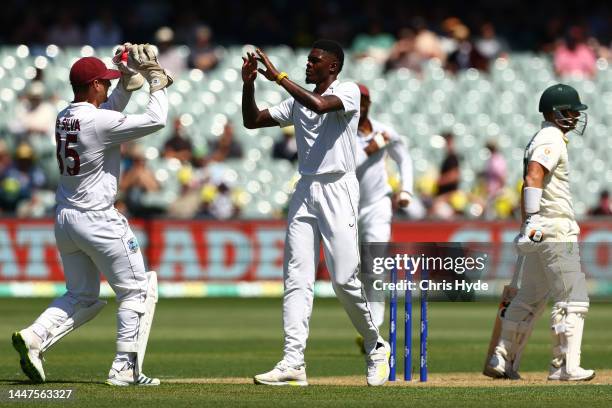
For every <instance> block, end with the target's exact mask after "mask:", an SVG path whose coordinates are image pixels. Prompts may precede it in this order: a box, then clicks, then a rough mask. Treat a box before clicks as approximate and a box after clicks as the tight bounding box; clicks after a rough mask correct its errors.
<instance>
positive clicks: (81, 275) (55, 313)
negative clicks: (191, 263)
mask: <svg viewBox="0 0 612 408" xmlns="http://www.w3.org/2000/svg"><path fill="white" fill-rule="evenodd" d="M55 239H56V241H57V248H58V250H59V252H60V255H61V258H62V264H63V267H64V276H65V280H66V289H67V292H66V293H65V294H64V295H63V296H61V297H59V298H57V299H55V300H54V301H53V302H52V303H51V305H50V306H49V307H48V308H47V310H45V312H43V314H42V315H40V317H39V318H38V319H37V320H36V322H35V324H34V325H33V328H34V329H35V332H36V333H37V334H39V335H40V334H41V333H39V331H40V327H41V326H43V327H46V328H50V327H53V326H54V325H58V324H61V323H63V322H64V321H65V320H66V319H67V318H68V317H70V316H71V315H72V314H73V313H74V305H76V304H77V303H81V304H82V305H83V306H89V305H91V304H92V303H94V302H95V301H96V300H97V299H98V296H99V294H100V272H102V273H103V274H104V276H105V277H106V279H107V281H108V283H109V284H110V286H111V288H112V289H113V291H114V292H115V294H116V300H117V303H118V304H119V308H118V312H117V341H124V342H128V341H134V340H135V339H136V338H137V337H136V336H137V334H138V324H139V316H138V314H137V313H136V312H135V311H133V310H130V309H124V308H122V307H121V302H124V301H137V302H144V300H145V298H146V293H147V285H148V280H147V277H146V271H145V266H144V260H143V258H142V253H141V251H140V248H139V246H138V242H137V241H136V237H135V236H134V233H133V232H132V230H131V229H130V226H129V225H128V222H127V220H126V219H125V217H124V216H123V215H121V214H120V213H119V212H118V211H117V210H116V209H114V208H113V209H109V210H105V211H80V210H76V209H69V208H58V209H57V211H56V220H55ZM37 323H38V324H37ZM36 328H37V329H36ZM42 334H44V333H42ZM121 357H122V358H121V359H125V358H126V357H127V356H126V355H125V354H121Z"/></svg>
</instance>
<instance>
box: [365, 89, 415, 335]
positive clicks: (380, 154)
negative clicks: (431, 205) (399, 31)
mask: <svg viewBox="0 0 612 408" xmlns="http://www.w3.org/2000/svg"><path fill="white" fill-rule="evenodd" d="M358 86H359V92H360V94H361V114H360V116H359V126H358V137H357V147H358V155H357V179H358V180H359V193H360V200H359V241H360V243H361V266H362V270H361V271H362V274H361V281H362V282H363V285H364V289H365V293H366V297H367V299H368V301H369V302H370V308H371V309H372V318H373V319H374V324H375V325H376V327H378V328H380V326H381V325H382V324H383V322H384V320H385V294H384V293H383V292H381V291H376V290H374V280H376V279H380V276H377V275H373V274H371V273H368V272H369V269H368V267H367V265H368V264H369V265H371V258H369V257H368V255H372V256H374V255H373V254H370V253H369V252H372V251H375V252H377V253H378V252H381V251H382V252H383V253H380V254H379V255H377V256H385V254H384V251H385V249H386V248H385V246H384V245H375V246H368V245H365V246H364V244H367V243H377V244H386V243H388V242H389V240H390V239H391V219H392V218H393V208H392V205H391V195H392V191H391V187H390V186H389V179H388V175H387V168H386V164H385V159H386V158H387V154H388V155H389V156H390V157H391V159H393V161H395V163H397V166H398V169H399V173H400V178H401V186H402V187H401V192H400V194H399V201H398V204H399V206H400V207H406V206H408V204H410V200H411V199H412V194H413V193H412V184H413V176H412V159H411V157H410V154H409V153H408V150H407V149H406V146H405V145H404V143H403V142H402V139H401V137H400V135H399V134H398V133H397V132H396V131H395V130H394V129H393V128H392V127H390V126H387V125H385V124H383V123H381V122H378V121H377V120H374V119H371V118H370V117H369V111H370V105H371V100H370V91H369V89H368V88H367V87H366V86H365V85H362V84H358ZM362 342H363V339H362V338H361V337H359V338H358V339H357V343H358V345H359V346H360V347H361V346H362Z"/></svg>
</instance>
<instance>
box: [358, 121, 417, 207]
mask: <svg viewBox="0 0 612 408" xmlns="http://www.w3.org/2000/svg"><path fill="white" fill-rule="evenodd" d="M369 120H370V123H371V125H372V133H370V134H369V135H366V134H363V133H362V132H358V136H357V149H358V153H357V179H358V180H359V194H360V196H361V199H360V202H359V207H360V208H364V207H365V206H368V205H370V204H372V203H375V202H376V201H378V200H380V199H381V198H382V197H384V196H387V195H390V194H391V186H390V185H389V178H388V175H387V167H386V165H385V158H386V157H387V152H388V153H389V156H390V157H391V158H392V159H393V161H395V163H397V166H398V168H399V173H400V177H401V182H402V191H407V192H409V193H410V194H412V184H413V181H412V180H413V176H412V159H411V157H410V154H409V153H408V150H407V149H406V146H405V145H404V143H403V142H402V138H401V137H400V135H399V134H398V133H397V132H396V131H395V130H394V129H393V128H391V127H390V126H387V125H384V124H382V123H380V122H378V121H376V120H373V119H369ZM377 133H386V134H387V135H388V136H389V138H390V139H389V144H388V145H387V146H385V148H383V149H380V150H378V151H377V152H376V153H374V154H372V155H370V156H368V155H367V154H366V153H365V151H364V149H365V148H366V147H367V146H368V144H369V143H370V141H371V140H372V139H373V138H374V136H375V135H376V134H377Z"/></svg>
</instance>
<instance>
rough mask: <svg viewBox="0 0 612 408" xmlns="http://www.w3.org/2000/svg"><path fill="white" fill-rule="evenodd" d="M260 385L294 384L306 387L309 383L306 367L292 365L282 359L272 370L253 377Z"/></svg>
mask: <svg viewBox="0 0 612 408" xmlns="http://www.w3.org/2000/svg"><path fill="white" fill-rule="evenodd" d="M253 381H254V382H255V384H258V385H294V386H302V387H305V386H307V385H308V381H307V380H306V367H305V366H300V367H291V366H290V365H288V364H287V363H286V362H285V360H281V361H280V362H279V363H278V364H276V367H274V368H273V369H272V371H268V372H267V373H263V374H258V375H256V376H255V377H254V378H253Z"/></svg>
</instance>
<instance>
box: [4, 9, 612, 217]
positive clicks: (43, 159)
mask: <svg viewBox="0 0 612 408" xmlns="http://www.w3.org/2000/svg"><path fill="white" fill-rule="evenodd" d="M358 3H359V4H360V5H359V6H358V7H357V6H355V4H354V2H351V1H331V2H319V1H312V2H306V3H304V4H300V6H299V7H297V8H296V7H294V6H293V5H292V3H290V2H288V1H276V2H273V3H271V4H266V5H265V6H264V5H260V4H258V3H252V2H236V1H226V2H221V3H219V2H200V3H198V4H197V5H195V4H192V3H191V2H184V1H174V2H172V3H167V2H162V1H146V2H145V1H133V2H129V3H127V4H126V3H125V2H122V3H119V2H115V1H109V2H106V3H105V5H104V6H91V5H88V4H85V3H82V2H81V3H71V2H60V3H59V4H53V5H52V4H51V3H42V2H41V3H40V4H39V3H35V2H23V1H9V5H7V7H5V12H4V13H3V14H2V15H1V16H0V19H1V20H3V21H2V23H3V26H4V27H5V29H4V30H3V31H2V32H1V33H0V42H1V43H2V44H28V45H31V46H36V45H44V44H55V45H57V46H60V47H70V46H81V45H84V44H89V45H92V46H93V47H111V46H114V45H116V44H119V43H122V42H123V41H125V40H126V39H129V40H130V41H133V42H151V43H154V44H155V45H157V47H158V49H159V60H160V63H161V64H162V66H164V67H165V68H166V69H168V70H169V71H171V72H172V73H173V74H174V75H177V76H180V75H181V74H182V73H183V72H185V71H187V70H188V69H199V70H202V71H210V70H214V69H215V67H216V66H217V65H218V64H219V62H220V60H221V59H222V58H223V55H224V53H223V46H225V45H230V44H243V43H253V44H259V45H265V44H288V45H290V46H294V47H309V46H310V44H311V43H312V41H313V40H314V39H315V38H320V37H325V38H332V39H335V40H338V41H339V42H341V43H342V44H343V45H344V46H345V47H346V48H347V50H349V51H350V55H351V56H352V58H354V59H363V58H370V59H372V60H374V61H376V62H377V63H378V64H381V65H382V66H384V68H385V71H390V70H395V69H399V68H407V69H409V70H412V71H414V72H417V73H419V72H421V70H422V67H423V66H424V65H425V63H426V62H427V61H429V60H431V59H437V60H439V61H440V62H441V64H442V65H443V66H444V67H445V69H446V70H447V71H448V72H450V73H456V72H458V71H461V70H465V69H468V68H475V69H478V70H481V71H485V72H486V71H487V70H488V68H489V63H490V62H491V61H493V60H495V59H497V58H500V57H501V58H504V57H505V56H506V55H507V53H508V52H510V51H514V50H531V51H540V52H545V53H548V54H549V55H550V57H551V59H552V60H553V62H554V69H555V70H556V73H557V75H558V76H559V77H560V78H563V77H565V76H572V77H576V76H578V77H585V78H592V77H593V76H595V75H596V72H597V69H596V64H597V62H598V60H601V59H604V60H610V59H612V52H611V51H610V40H611V38H612V37H611V27H612V24H610V22H612V13H611V12H610V10H609V8H608V7H607V6H606V5H607V3H606V2H601V1H582V2H574V3H571V2H570V3H567V4H565V3H564V7H563V8H560V7H556V6H555V3H553V2H551V1H543V2H527V1H513V2H487V1H476V2H472V3H471V4H470V7H468V8H465V7H464V6H460V7H459V6H458V5H457V4H458V3H457V4H455V2H451V1H434V2H421V1H416V2H410V3H409V4H408V3H406V2H401V1H390V2H385V1H382V2H381V1H360V2H358ZM34 4H36V5H37V6H36V7H33V5H34ZM117 10H120V12H118V11H117ZM551 10H552V11H553V12H552V13H551ZM509 16H511V17H512V18H508V17H509ZM43 74H44V72H43V71H42V70H39V72H38V73H37V75H36V76H35V78H34V80H33V81H32V82H31V83H30V84H28V85H27V86H26V87H25V88H24V91H23V92H22V94H21V95H20V98H19V100H18V106H17V108H16V114H15V115H14V117H13V118H11V120H10V121H9V123H5V124H2V126H3V128H6V129H7V131H8V134H9V135H10V136H9V138H7V139H6V140H2V139H1V138H0V214H2V215H12V214H17V216H20V217H40V216H46V215H50V214H52V212H53V205H54V189H55V187H56V185H57V180H58V176H57V174H56V172H55V171H54V170H55V169H54V168H53V166H54V157H55V151H54V143H55V141H54V129H53V125H54V120H55V115H56V114H57V110H56V106H57V105H56V104H55V103H54V102H55V101H54V96H53V95H51V94H49V93H48V92H47V91H46V89H45V86H44V84H43V81H40V79H42V77H43ZM235 125H236V126H239V124H235ZM169 126H172V128H173V133H172V135H171V136H170V137H169V138H168V140H167V141H166V142H165V144H164V145H163V149H162V151H161V152H160V156H162V158H163V159H164V160H165V161H166V162H167V163H168V165H169V166H170V167H172V168H174V169H176V176H177V177H178V180H179V185H180V191H177V192H174V194H175V196H173V199H171V200H170V201H172V204H171V205H170V206H168V205H167V203H168V201H169V200H168V197H167V194H169V193H168V191H167V190H166V189H164V188H163V180H162V181H160V177H159V176H158V175H157V174H156V169H154V168H152V167H151V162H150V160H148V159H149V157H148V156H147V152H146V151H144V149H143V148H142V147H141V146H139V145H137V144H134V145H129V144H128V145H125V146H123V151H124V157H125V159H124V162H123V172H122V178H121V180H120V186H119V187H120V191H121V194H120V197H119V201H118V203H117V206H118V208H120V209H121V211H123V212H125V213H126V214H129V215H136V216H141V217H147V216H170V217H175V218H192V217H210V218H217V219H231V218H235V217H240V215H241V207H242V206H243V205H244V200H241V194H243V192H241V191H239V189H237V188H235V186H233V184H232V182H231V180H229V181H228V180H227V179H226V178H225V177H223V176H222V173H223V171H222V170H220V169H221V168H222V167H220V164H222V163H224V162H226V161H228V160H236V159H238V160H239V159H240V158H242V157H243V155H244V153H243V147H242V146H241V144H240V142H239V140H238V139H237V138H235V137H234V124H232V123H227V124H226V125H225V127H224V129H223V131H222V133H221V135H220V136H218V137H216V138H215V137H211V138H208V140H211V142H209V144H208V145H207V146H193V145H192V142H191V139H190V135H189V134H188V132H187V131H186V130H185V127H184V126H182V124H181V121H180V119H179V118H175V119H173V122H172V123H171V124H169ZM268 132H270V133H269V134H270V135H273V136H275V138H276V141H275V142H274V144H273V145H272V146H271V147H270V152H269V154H270V157H272V158H273V159H275V160H286V161H289V162H291V163H294V162H295V161H296V160H297V149H296V143H295V139H294V135H293V132H292V129H291V128H288V129H283V130H279V129H271V130H269V131H268ZM441 136H442V137H443V139H444V143H445V146H446V155H445V157H444V159H443V161H442V162H441V163H439V169H438V170H437V171H435V172H429V173H426V174H424V175H421V176H420V177H419V178H417V180H416V186H415V187H416V191H417V192H418V199H417V200H415V203H413V205H411V206H410V208H409V209H408V211H407V212H405V211H403V210H400V209H397V211H398V214H400V215H405V216H408V217H411V218H424V217H431V218H439V219H453V218H455V217H471V218H486V219H505V218H516V217H518V216H519V215H520V210H519V198H520V187H521V186H520V185H510V184H509V183H510V182H511V181H510V180H507V177H506V176H507V166H508V164H507V163H506V161H505V159H504V157H503V155H502V154H500V152H499V151H498V148H497V146H496V144H495V142H494V141H490V142H488V143H487V145H486V149H487V151H488V159H487V160H486V162H484V163H483V167H482V169H481V171H480V173H479V174H478V177H477V182H476V183H474V184H473V187H472V189H471V190H470V191H465V190H462V189H460V188H459V186H460V181H461V161H462V158H461V157H460V155H458V154H457V153H456V152H455V148H454V141H453V135H452V134H451V133H447V134H444V135H441ZM40 146H47V148H46V149H45V148H41V147H40ZM49 146H50V147H49ZM50 163H51V165H50ZM391 179H392V184H394V187H395V188H396V189H397V188H399V183H398V181H397V180H396V179H395V178H394V177H392V178H391ZM611 213H612V207H611V204H610V201H609V194H608V192H607V191H602V192H601V197H600V200H599V202H598V204H597V205H596V206H595V207H594V208H592V209H590V210H589V214H590V215H611ZM274 215H276V216H279V217H280V216H282V212H280V211H279V212H277V213H275V214H274Z"/></svg>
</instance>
